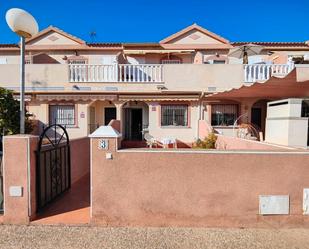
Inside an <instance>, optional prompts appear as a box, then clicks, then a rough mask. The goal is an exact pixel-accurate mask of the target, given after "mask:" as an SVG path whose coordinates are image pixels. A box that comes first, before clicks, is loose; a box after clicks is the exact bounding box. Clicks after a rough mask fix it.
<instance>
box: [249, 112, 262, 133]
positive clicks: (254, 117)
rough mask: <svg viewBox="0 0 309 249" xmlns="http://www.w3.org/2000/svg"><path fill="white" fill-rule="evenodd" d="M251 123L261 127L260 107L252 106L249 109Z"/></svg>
mask: <svg viewBox="0 0 309 249" xmlns="http://www.w3.org/2000/svg"><path fill="white" fill-rule="evenodd" d="M251 123H252V124H254V125H255V126H256V127H257V128H259V129H262V109H261V108H252V109H251Z"/></svg>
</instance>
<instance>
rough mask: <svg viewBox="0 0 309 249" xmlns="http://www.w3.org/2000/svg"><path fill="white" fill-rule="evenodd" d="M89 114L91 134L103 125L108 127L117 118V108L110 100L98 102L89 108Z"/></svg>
mask: <svg viewBox="0 0 309 249" xmlns="http://www.w3.org/2000/svg"><path fill="white" fill-rule="evenodd" d="M89 113H90V116H89V124H88V125H89V131H90V133H92V132H93V131H95V130H96V129H97V128H98V127H99V126H101V125H108V124H109V122H110V121H111V120H112V119H116V116H117V110H116V106H115V104H114V103H113V102H112V101H110V100H96V101H95V102H93V103H92V104H91V105H90V106H89Z"/></svg>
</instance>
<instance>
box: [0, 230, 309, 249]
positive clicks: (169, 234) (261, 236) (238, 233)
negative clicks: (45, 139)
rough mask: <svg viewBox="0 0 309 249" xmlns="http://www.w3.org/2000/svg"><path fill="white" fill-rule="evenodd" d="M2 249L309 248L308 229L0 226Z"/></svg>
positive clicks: (0, 246) (0, 244)
mask: <svg viewBox="0 0 309 249" xmlns="http://www.w3.org/2000/svg"><path fill="white" fill-rule="evenodd" d="M0 248H5V249H17V248H18V249H19V248H27V249H28V248H31V249H36V248H44V249H49V248H53V249H55V248H62V249H69V248H70V249H80V248H83V249H84V248H87V249H88V248H89V249H92V248H109V249H122V248H123V249H124V248H125V249H137V248H143V249H144V248H147V249H148V248H149V249H152V248H153V249H159V248H164V249H165V248H177V249H182V248H183V249H197V248H203V249H219V248H220V249H221V248H222V249H223V248H224V249H229V248H233V249H234V248H235V249H242V248H244V249H255V248H265V249H266V248H267V249H269V248H276V249H277V248H280V249H296V248H297V249H302V248H309V229H308V230H306V229H209V228H104V227H93V226H59V225H53V226H47V225H30V226H14V225H0Z"/></svg>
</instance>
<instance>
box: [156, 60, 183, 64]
mask: <svg viewBox="0 0 309 249" xmlns="http://www.w3.org/2000/svg"><path fill="white" fill-rule="evenodd" d="M161 63H162V64H181V60H162V61H161Z"/></svg>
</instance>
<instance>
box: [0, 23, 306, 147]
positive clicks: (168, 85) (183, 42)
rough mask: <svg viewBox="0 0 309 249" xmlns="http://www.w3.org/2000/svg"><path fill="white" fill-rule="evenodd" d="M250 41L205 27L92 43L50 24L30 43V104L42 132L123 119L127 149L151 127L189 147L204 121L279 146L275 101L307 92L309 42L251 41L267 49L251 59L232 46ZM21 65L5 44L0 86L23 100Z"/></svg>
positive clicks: (85, 129) (78, 132)
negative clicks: (236, 54)
mask: <svg viewBox="0 0 309 249" xmlns="http://www.w3.org/2000/svg"><path fill="white" fill-rule="evenodd" d="M246 43H247V42H230V41H228V40H227V39H225V38H223V37H221V36H219V35H217V34H215V33H212V32H210V31H208V30H206V29H205V28H202V27H200V26H198V25H197V24H193V25H191V26H189V27H187V28H185V29H183V30H181V31H179V32H177V33H175V34H173V35H171V36H169V37H167V38H164V39H163V40H161V41H160V42H157V43H104V42H102V43H99V42H97V43H87V42H85V41H84V40H81V39H79V38H77V37H75V36H73V35H71V34H69V33H67V32H64V31H62V30H60V29H58V28H56V27H53V26H50V27H48V28H46V29H44V30H42V31H41V32H40V33H38V34H37V35H36V36H35V37H32V38H31V39H28V40H27V41H26V63H27V65H26V99H27V108H28V110H29V111H30V112H31V113H32V114H33V117H34V119H35V120H36V121H37V125H38V129H37V130H38V132H41V131H42V128H43V127H44V126H47V125H49V124H53V123H55V122H56V123H58V124H62V125H64V126H66V128H67V130H68V133H69V135H70V137H71V138H79V137H85V136H88V135H89V134H90V133H92V132H93V131H94V130H96V129H97V128H98V127H99V126H102V125H108V124H109V123H110V121H111V120H114V119H116V120H119V121H120V126H119V131H120V132H121V134H122V141H123V144H124V145H126V146H130V141H135V144H134V146H136V144H138V145H140V146H143V145H144V142H143V136H144V134H145V133H149V134H151V135H152V136H153V137H155V138H156V139H159V140H160V139H164V138H166V137H172V138H174V139H177V141H179V143H181V144H182V145H183V146H191V145H192V143H193V142H194V141H195V140H197V139H198V138H202V136H203V135H202V134H204V133H203V132H201V121H202V122H205V123H206V126H207V125H208V126H209V127H210V126H211V128H213V129H214V130H215V131H216V132H217V133H220V134H223V135H227V136H232V135H234V134H235V131H236V133H238V130H239V129H238V128H239V127H240V126H241V125H242V124H249V125H250V126H251V127H253V129H254V130H255V131H257V132H256V133H255V134H252V137H254V138H255V139H260V140H263V139H264V138H266V141H267V138H268V137H272V139H271V142H272V143H278V144H280V143H281V142H280V140H279V139H274V137H275V136H271V135H269V134H267V132H269V133H271V132H273V130H274V129H276V128H274V127H273V126H267V125H266V120H267V119H266V117H267V116H268V114H267V105H268V103H269V102H270V101H277V100H281V99H286V98H298V99H306V98H307V97H308V96H309V85H308V81H309V68H308V67H307V66H306V65H302V64H296V63H298V62H299V61H300V62H304V61H306V60H307V59H308V58H309V44H308V42H250V43H253V44H256V45H260V46H263V50H262V52H261V54H259V55H256V56H250V57H249V64H247V65H243V64H242V59H237V58H233V57H230V56H229V55H228V53H229V50H230V49H231V48H233V47H236V46H240V45H243V44H246ZM299 58H302V60H299ZM293 61H295V64H296V65H295V64H294V63H293ZM18 63H19V45H18V44H0V64H1V65H0V86H1V87H5V88H9V89H12V90H14V91H16V93H17V97H18V91H19V74H18V71H19V65H18ZM303 103H304V105H307V102H306V101H304V102H303ZM304 108H305V107H304ZM306 110H308V108H307V109H306ZM306 115H308V113H307V114H306ZM306 117H307V116H306ZM303 123H306V122H303ZM267 127H268V128H267ZM271 127H273V128H271ZM305 130H308V122H307V126H306V129H305ZM265 132H266V135H265ZM284 132H287V131H284ZM279 136H280V135H279ZM307 137H308V134H307ZM138 141H140V143H138ZM307 142H308V138H306V143H307ZM131 144H132V143H131ZM296 144H297V143H296ZM294 145H295V144H294ZM297 145H299V144H297ZM301 147H303V144H302V146H301Z"/></svg>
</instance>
